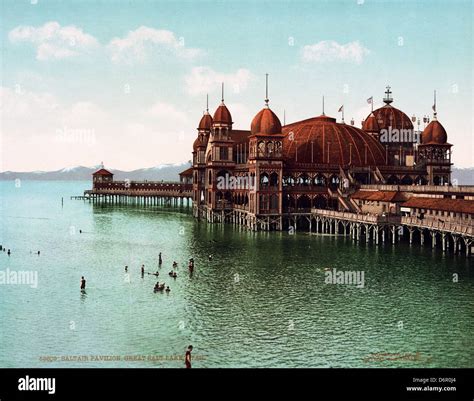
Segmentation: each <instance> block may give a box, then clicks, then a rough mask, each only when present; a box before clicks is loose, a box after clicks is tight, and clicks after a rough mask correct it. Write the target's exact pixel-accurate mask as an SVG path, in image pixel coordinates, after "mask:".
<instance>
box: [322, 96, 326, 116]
mask: <svg viewBox="0 0 474 401" xmlns="http://www.w3.org/2000/svg"><path fill="white" fill-rule="evenodd" d="M322 115H323V116H325V115H326V114H324V95H323V114H322Z"/></svg>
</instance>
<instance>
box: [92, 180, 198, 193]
mask: <svg viewBox="0 0 474 401" xmlns="http://www.w3.org/2000/svg"><path fill="white" fill-rule="evenodd" d="M192 189H193V185H192V184H182V183H176V182H173V183H165V182H156V181H151V182H147V181H143V182H137V181H130V182H128V181H113V182H96V183H94V188H93V189H92V190H88V192H84V193H88V194H104V195H106V194H111V195H112V194H113V195H163V194H168V195H171V194H173V195H181V196H191V194H192Z"/></svg>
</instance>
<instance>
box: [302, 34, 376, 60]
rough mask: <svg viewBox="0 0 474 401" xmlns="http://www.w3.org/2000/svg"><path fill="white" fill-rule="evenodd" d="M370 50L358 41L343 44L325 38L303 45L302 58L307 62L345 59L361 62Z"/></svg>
mask: <svg viewBox="0 0 474 401" xmlns="http://www.w3.org/2000/svg"><path fill="white" fill-rule="evenodd" d="M369 53H370V50H368V49H366V48H365V47H364V46H362V45H361V44H360V43H359V42H358V41H355V42H349V43H346V44H345V45H341V44H339V43H337V42H336V41H334V40H323V41H321V42H318V43H315V44H314V45H306V46H304V47H303V51H302V56H301V57H302V59H303V61H305V62H314V63H324V62H330V61H343V62H350V63H356V64H360V63H362V60H363V58H364V57H365V56H366V55H368V54H369Z"/></svg>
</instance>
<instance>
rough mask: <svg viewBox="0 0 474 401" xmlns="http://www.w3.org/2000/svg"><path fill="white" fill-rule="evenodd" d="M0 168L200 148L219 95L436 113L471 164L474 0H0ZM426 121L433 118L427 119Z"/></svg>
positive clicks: (171, 154)
mask: <svg viewBox="0 0 474 401" xmlns="http://www.w3.org/2000/svg"><path fill="white" fill-rule="evenodd" d="M0 3H1V9H0V35H1V66H0V68H1V70H0V72H1V85H0V102H1V103H0V110H1V131H0V170H1V171H7V170H11V171H35V170H57V169H61V168H64V167H71V166H76V165H83V166H94V165H98V164H100V163H101V162H103V163H104V164H105V166H106V167H109V168H117V169H122V170H132V169H137V168H143V167H152V166H156V165H160V164H164V163H181V162H185V161H187V160H190V159H191V152H192V143H193V141H194V139H195V137H196V136H197V131H196V127H197V126H198V123H199V120H200V118H201V116H202V113H203V111H204V110H205V107H206V94H207V93H208V94H209V109H210V112H211V114H212V113H213V112H214V110H215V109H216V108H217V106H218V105H219V103H220V98H221V93H220V92H221V82H224V85H225V103H226V105H227V106H228V108H229V110H230V112H231V114H232V118H233V121H234V128H237V129H249V128H250V123H251V121H252V118H253V116H254V115H255V114H257V113H258V111H259V110H260V109H261V108H262V107H263V105H264V98H265V74H266V73H268V74H269V98H270V107H271V108H272V110H273V111H274V112H275V113H276V114H277V115H278V116H279V118H280V120H281V121H282V122H283V121H284V116H285V120H286V123H290V122H294V121H298V120H302V119H305V118H310V117H314V116H317V115H320V114H321V112H322V106H321V103H322V101H321V99H322V96H323V95H324V96H325V113H326V114H327V115H331V116H333V117H336V118H337V119H338V120H340V119H341V115H340V113H338V110H339V108H340V106H341V105H344V110H345V120H346V122H347V121H349V120H350V119H351V118H354V121H355V125H356V126H359V127H360V125H361V121H362V120H363V119H364V118H366V117H367V115H368V114H369V113H370V105H369V104H368V103H367V99H368V98H370V97H371V96H373V98H374V107H375V108H378V107H381V106H382V105H383V102H382V98H383V96H384V92H385V87H386V86H387V85H390V86H391V90H392V96H393V98H394V102H393V103H392V105H393V106H394V107H397V108H399V109H400V110H402V111H404V112H405V113H406V114H407V115H408V116H410V117H411V116H413V115H415V116H417V117H421V119H422V118H423V116H424V115H430V116H431V115H432V105H433V92H434V90H436V91H437V111H438V119H439V121H440V122H441V123H442V124H443V126H444V127H445V128H446V130H447V133H448V141H449V142H450V143H452V144H454V150H453V160H454V164H455V166H457V167H472V166H474V156H473V155H474V140H473V89H472V84H473V82H472V81H473V70H474V69H473V67H474V66H473V42H474V41H473V30H472V28H473V2H472V1H468V0H467V1H448V0H445V1H432V0H426V1H422V0H420V1H374V0H372V1H370V0H348V1H315V0H313V1H295V0H293V1H278V0H273V1H268V2H267V1H151V0H141V1H140V0H134V1H132V0H130V1H125V0H122V1H118V0H117V1H115V0H102V1H99V0H95V1H92V0H80V1H78V0H70V1H67V2H66V1H59V0H57V1H54V0H1V1H0ZM421 128H423V123H421Z"/></svg>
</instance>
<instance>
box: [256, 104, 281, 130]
mask: <svg viewBox="0 0 474 401" xmlns="http://www.w3.org/2000/svg"><path fill="white" fill-rule="evenodd" d="M250 131H251V132H252V134H264V135H274V134H281V122H280V119H279V118H278V117H277V115H276V114H275V113H274V112H273V111H271V110H270V108H268V107H264V108H263V109H262V110H260V111H259V112H258V113H257V115H256V116H255V117H254V118H253V120H252V124H251V128H250Z"/></svg>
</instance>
